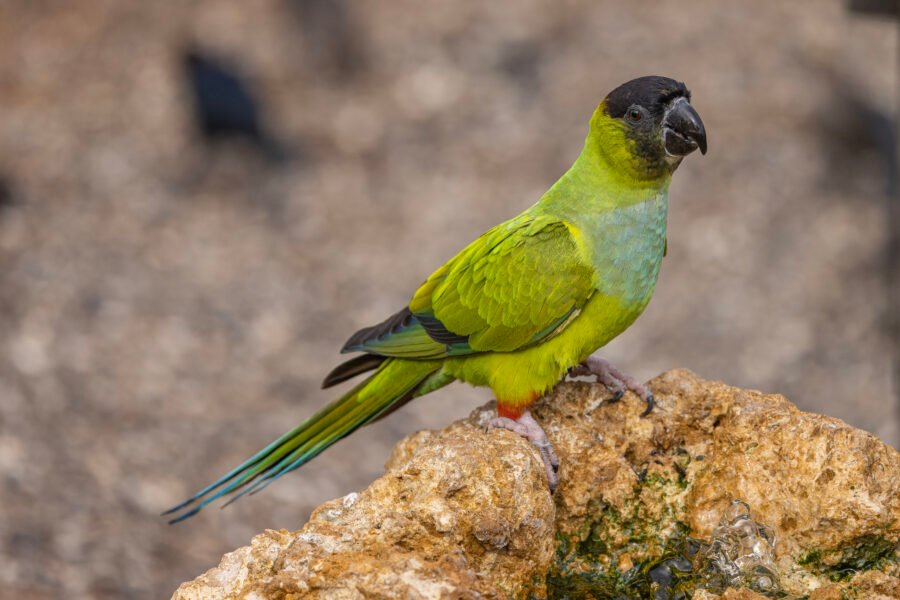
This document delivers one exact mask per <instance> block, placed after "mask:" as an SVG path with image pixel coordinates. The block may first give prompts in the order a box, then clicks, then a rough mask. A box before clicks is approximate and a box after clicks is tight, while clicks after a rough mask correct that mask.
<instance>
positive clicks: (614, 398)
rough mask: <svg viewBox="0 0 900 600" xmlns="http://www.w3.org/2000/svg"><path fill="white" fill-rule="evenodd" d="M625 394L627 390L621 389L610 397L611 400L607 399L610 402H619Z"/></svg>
mask: <svg viewBox="0 0 900 600" xmlns="http://www.w3.org/2000/svg"><path fill="white" fill-rule="evenodd" d="M624 395H625V390H619V391H618V392H615V393H614V394H613V395H612V398H610V399H609V400H607V402H609V403H610V404H613V403H615V402H618V401H619V400H621V399H622V396H624Z"/></svg>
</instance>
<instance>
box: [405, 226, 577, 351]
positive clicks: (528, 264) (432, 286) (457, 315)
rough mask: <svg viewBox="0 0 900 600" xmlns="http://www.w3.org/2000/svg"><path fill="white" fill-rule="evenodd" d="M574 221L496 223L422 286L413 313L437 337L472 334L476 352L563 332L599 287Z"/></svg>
mask: <svg viewBox="0 0 900 600" xmlns="http://www.w3.org/2000/svg"><path fill="white" fill-rule="evenodd" d="M570 227H571V226H569V225H567V224H566V223H564V222H562V221H559V220H558V219H555V218H552V217H546V216H538V217H534V216H531V215H523V216H522V217H519V218H516V219H513V220H512V221H509V222H507V223H504V224H502V225H499V226H497V227H495V228H494V229H491V230H490V231H488V232H487V233H486V234H484V235H483V236H482V237H481V238H479V239H478V240H476V241H475V242H474V243H472V244H471V245H469V246H468V247H467V248H466V249H465V250H463V251H462V252H461V253H460V254H459V255H457V256H456V257H455V258H453V259H452V260H451V261H450V262H448V263H447V264H446V265H444V267H442V268H441V269H439V270H438V271H437V272H435V273H434V275H432V276H431V277H430V278H429V279H428V281H426V282H425V283H424V284H423V285H422V287H420V288H419V290H418V291H417V292H416V294H415V296H414V297H413V299H412V301H411V302H410V305H409V308H410V311H411V312H412V314H413V315H414V316H415V317H416V318H418V319H419V320H420V321H421V322H422V324H423V327H424V328H425V329H426V330H427V331H428V333H430V334H431V335H432V337H435V336H436V335H437V336H438V337H440V334H442V333H443V332H444V331H446V332H452V333H453V334H454V335H457V336H464V337H465V338H466V340H467V342H466V343H467V345H468V348H469V349H470V351H471V352H487V351H495V352H509V351H513V350H517V349H520V348H523V347H525V346H528V345H530V344H534V343H536V342H539V341H541V340H543V339H545V338H547V337H548V336H550V335H553V334H555V333H557V332H558V331H559V330H560V329H561V328H562V327H563V326H565V325H566V324H568V322H569V321H570V320H571V318H572V316H573V315H575V314H577V312H578V311H579V310H580V309H581V308H582V307H583V306H584V304H585V303H586V302H587V300H588V298H590V296H591V293H592V292H593V291H594V289H595V285H594V284H595V281H594V278H595V276H594V270H593V268H591V267H590V266H589V265H588V264H586V262H585V261H584V260H582V258H581V253H580V252H579V249H578V246H577V244H576V242H575V239H574V238H573V235H572V229H570ZM432 319H433V320H436V321H437V324H434V325H432V323H431V322H430V321H431V320H432ZM438 324H439V325H438Z"/></svg>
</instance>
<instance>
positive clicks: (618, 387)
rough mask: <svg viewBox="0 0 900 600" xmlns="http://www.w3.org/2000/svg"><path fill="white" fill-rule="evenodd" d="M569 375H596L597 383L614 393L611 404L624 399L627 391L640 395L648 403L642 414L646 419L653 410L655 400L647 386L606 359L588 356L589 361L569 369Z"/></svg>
mask: <svg viewBox="0 0 900 600" xmlns="http://www.w3.org/2000/svg"><path fill="white" fill-rule="evenodd" d="M569 375H571V376H573V377H582V376H585V375H594V376H596V377H597V383H602V384H603V385H605V386H606V387H607V388H608V389H609V391H611V392H612V393H613V397H612V399H611V400H610V402H617V401H618V400H619V399H621V398H622V395H623V394H624V393H625V390H630V391H632V392H634V393H635V394H637V395H638V397H639V398H641V399H642V400H643V401H644V402H646V403H647V408H646V409H644V412H642V413H641V416H642V417H646V416H647V415H649V414H650V412H651V411H652V410H653V405H654V404H655V400H654V399H653V393H652V392H651V391H650V388H648V387H647V386H646V385H644V384H643V383H641V382H640V381H638V380H637V379H635V378H634V377H631V376H630V375H626V374H625V373H623V372H622V371H620V370H618V369H617V368H615V367H614V366H612V365H611V364H610V362H609V361H608V360H606V359H605V358H600V357H599V356H588V357H587V360H585V361H584V362H583V363H581V364H580V365H578V366H576V367H572V368H571V369H569Z"/></svg>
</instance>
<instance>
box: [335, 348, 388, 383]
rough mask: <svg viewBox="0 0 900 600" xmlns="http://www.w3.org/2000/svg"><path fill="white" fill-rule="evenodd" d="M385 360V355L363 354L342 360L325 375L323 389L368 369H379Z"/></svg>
mask: <svg viewBox="0 0 900 600" xmlns="http://www.w3.org/2000/svg"><path fill="white" fill-rule="evenodd" d="M385 360H386V358H385V357H384V356H378V355H376V354H363V355H362V356H357V357H355V358H351V359H350V360H348V361H346V362H342V363H341V364H339V365H338V366H336V367H335V368H334V369H332V370H331V372H330V373H329V374H328V375H326V376H325V379H324V380H323V381H322V389H323V390H324V389H326V388H330V387H332V386H334V385H337V384H339V383H343V382H344V381H347V380H348V379H352V378H354V377H356V376H357V375H359V374H361V373H365V372H366V371H371V370H372V369H377V368H378V366H379V365H380V364H381V363H383V362H384V361H385Z"/></svg>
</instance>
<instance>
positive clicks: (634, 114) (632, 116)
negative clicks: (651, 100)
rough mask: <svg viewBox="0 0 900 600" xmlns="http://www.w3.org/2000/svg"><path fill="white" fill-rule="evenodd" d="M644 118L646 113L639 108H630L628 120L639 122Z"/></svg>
mask: <svg viewBox="0 0 900 600" xmlns="http://www.w3.org/2000/svg"><path fill="white" fill-rule="evenodd" d="M643 118H644V113H642V112H641V110H640V109H638V108H630V109H628V120H629V121H631V122H632V123H639V122H640V120H641V119H643Z"/></svg>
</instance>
